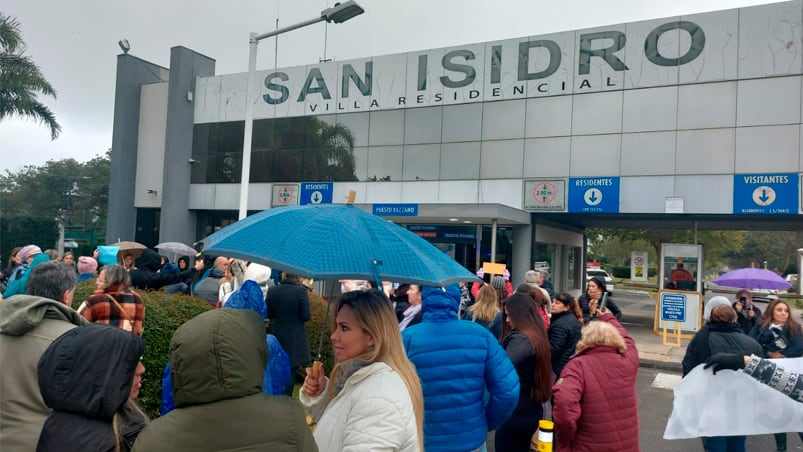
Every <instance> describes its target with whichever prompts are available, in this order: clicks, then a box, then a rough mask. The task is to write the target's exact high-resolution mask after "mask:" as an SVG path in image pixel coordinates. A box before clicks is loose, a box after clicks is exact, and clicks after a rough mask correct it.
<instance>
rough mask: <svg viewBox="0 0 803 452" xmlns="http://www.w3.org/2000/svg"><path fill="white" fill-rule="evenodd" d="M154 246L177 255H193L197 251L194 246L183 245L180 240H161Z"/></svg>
mask: <svg viewBox="0 0 803 452" xmlns="http://www.w3.org/2000/svg"><path fill="white" fill-rule="evenodd" d="M154 248H156V249H158V250H159V251H166V252H168V253H173V254H175V255H177V256H195V254H196V253H197V251H195V248H193V247H191V246H189V245H185V244H183V243H181V242H163V243H160V244H158V245H156V246H155V247H154Z"/></svg>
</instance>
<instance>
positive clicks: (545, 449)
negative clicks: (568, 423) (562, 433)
mask: <svg viewBox="0 0 803 452" xmlns="http://www.w3.org/2000/svg"><path fill="white" fill-rule="evenodd" d="M554 431H555V423H554V422H552V421H548V420H546V419H541V420H540V421H538V443H537V444H538V449H537V450H538V452H552V447H553V446H552V445H553V440H554V437H555V435H554Z"/></svg>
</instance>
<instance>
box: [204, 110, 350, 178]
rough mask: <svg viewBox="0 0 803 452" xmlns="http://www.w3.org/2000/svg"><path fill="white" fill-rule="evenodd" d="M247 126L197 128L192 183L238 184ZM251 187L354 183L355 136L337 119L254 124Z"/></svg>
mask: <svg viewBox="0 0 803 452" xmlns="http://www.w3.org/2000/svg"><path fill="white" fill-rule="evenodd" d="M243 129H244V122H242V121H238V122H229V123H216V124H198V125H196V126H195V128H194V137H193V159H194V160H195V161H196V163H194V164H193V168H192V175H191V181H192V182H193V183H239V182H240V173H241V171H242V169H241V168H242V139H243V136H242V135H243ZM251 143H252V146H251V149H252V151H251V175H250V181H251V182H289V181H354V180H357V176H356V174H355V159H354V136H353V134H352V133H351V130H350V129H349V128H348V126H347V125H345V124H342V123H335V122H334V121H333V116H331V115H330V116H327V117H326V120H323V119H321V118H318V117H314V116H305V117H297V118H278V119H261V120H257V121H254V128H253V136H252V142H251Z"/></svg>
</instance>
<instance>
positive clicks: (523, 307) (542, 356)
mask: <svg viewBox="0 0 803 452" xmlns="http://www.w3.org/2000/svg"><path fill="white" fill-rule="evenodd" d="M541 296H542V297H543V295H541ZM535 303H536V302H535V300H533V298H532V297H531V296H528V295H527V294H523V293H516V294H513V295H511V296H510V298H508V299H507V300H506V301H505V311H506V314H503V319H502V320H503V323H507V322H505V321H504V320H505V318H504V317H505V316H506V315H509V316H510V319H511V320H512V321H513V323H514V324H515V325H516V330H517V331H518V332H520V333H522V334H524V335H525V336H527V339H529V341H530V345H532V347H533V350H534V351H535V357H534V359H535V366H534V368H535V372H533V381H532V389H531V390H530V398H531V399H533V400H535V401H536V402H542V403H543V402H546V401H547V400H549V398H550V397H552V358H551V356H552V355H551V352H550V350H549V339H547V335H546V331H545V330H544V323H543V320H542V319H541V314H540V313H539V312H538V306H536V304H535Z"/></svg>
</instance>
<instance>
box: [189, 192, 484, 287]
mask: <svg viewBox="0 0 803 452" xmlns="http://www.w3.org/2000/svg"><path fill="white" fill-rule="evenodd" d="M201 243H202V244H203V248H202V251H203V253H204V254H212V255H218V256H227V257H236V258H240V259H245V260H248V261H252V262H259V263H262V264H265V265H269V266H271V267H275V268H278V269H280V270H284V271H288V272H290V273H294V274H298V275H301V276H306V277H309V278H315V279H328V280H335V279H367V280H377V279H381V280H385V281H394V282H406V283H411V284H420V285H425V286H441V285H446V284H452V283H456V282H459V281H479V279H478V278H477V277H476V276H475V275H474V274H473V273H472V272H470V271H468V270H467V269H466V268H464V267H463V266H461V265H460V264H458V263H457V262H456V261H455V260H454V259H452V258H451V257H449V256H448V255H447V254H445V253H444V252H443V251H441V250H440V249H438V248H436V247H435V246H433V245H432V244H431V243H429V242H427V241H426V240H424V239H422V238H421V237H419V236H417V235H415V234H413V233H412V232H410V231H408V230H407V229H405V228H403V227H401V226H399V225H396V224H393V223H391V222H389V221H387V220H385V219H383V218H380V217H377V216H374V215H371V214H370V213H367V212H365V211H363V210H361V209H359V208H357V207H355V206H353V205H351V204H339V205H333V204H327V205H306V206H290V207H281V208H274V209H269V210H265V211H263V212H260V213H257V214H255V215H251V216H250V217H247V218H245V219H243V220H240V221H238V222H236V223H234V224H231V225H229V226H227V227H225V228H223V229H221V230H220V231H217V232H215V233H214V234H212V235H210V236H209V237H207V238H205V239H203V240H202V241H201Z"/></svg>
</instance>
